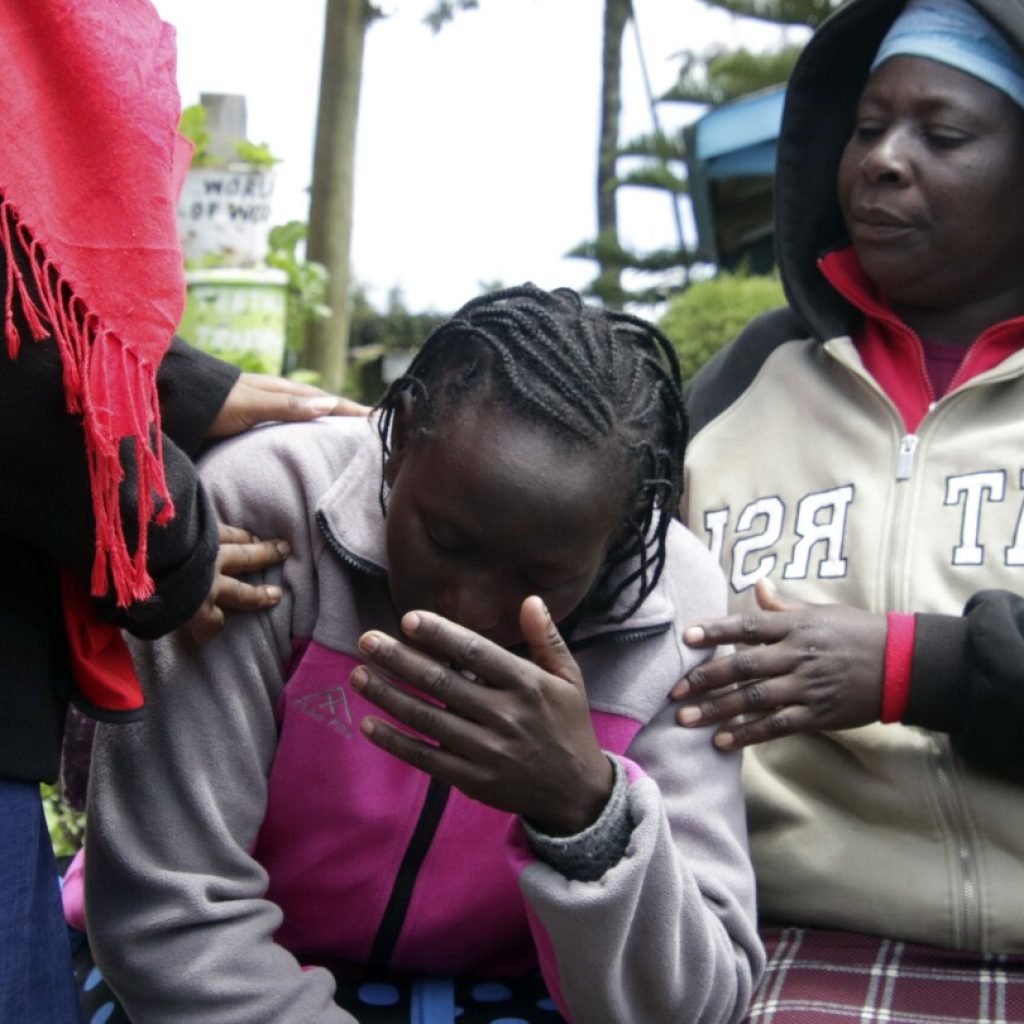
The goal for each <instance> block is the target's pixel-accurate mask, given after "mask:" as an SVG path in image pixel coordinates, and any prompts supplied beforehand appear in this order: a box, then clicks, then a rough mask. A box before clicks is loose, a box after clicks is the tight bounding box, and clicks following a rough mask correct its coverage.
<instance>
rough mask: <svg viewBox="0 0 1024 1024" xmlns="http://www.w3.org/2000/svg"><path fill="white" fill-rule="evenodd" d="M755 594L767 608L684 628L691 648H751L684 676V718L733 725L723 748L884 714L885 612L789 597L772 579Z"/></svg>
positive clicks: (676, 694)
mask: <svg viewBox="0 0 1024 1024" xmlns="http://www.w3.org/2000/svg"><path fill="white" fill-rule="evenodd" d="M755 594H756V597H757V603H758V606H759V608H760V609H761V610H760V611H759V612H748V613H746V614H742V615H730V616H727V617H726V618H722V619H716V620H713V621H710V622H702V623H698V624H696V625H694V626H690V627H689V628H688V629H687V630H686V631H685V632H684V633H683V640H684V641H685V642H686V644H687V645H688V646H690V647H717V646H719V645H720V644H737V645H742V646H740V648H739V649H738V650H737V651H736V652H735V653H734V654H730V655H727V656H725V657H721V658H713V659H711V660H710V661H705V662H704V663H703V664H701V665H699V666H698V667H697V668H695V669H694V670H693V671H692V672H690V674H689V675H688V676H687V677H686V678H685V679H683V680H682V681H681V682H679V683H677V684H676V686H675V687H674V689H673V690H672V697H673V698H674V699H676V700H680V701H682V706H681V707H680V709H679V715H678V718H679V721H680V722H681V723H682V724H683V725H686V726H703V725H719V724H721V723H727V724H726V726H725V728H722V729H719V730H718V731H717V732H716V733H715V736H714V743H715V745H716V746H717V747H719V748H721V749H723V750H733V749H736V748H739V747H745V746H749V745H750V744H753V743H763V742H764V741H765V740H772V739H776V738H778V737H779V736H789V735H791V734H792V733H797V732H816V731H819V730H822V729H850V728H853V727H854V726H858V725H867V724H868V723H869V722H874V721H876V720H877V719H878V717H879V714H880V712H881V705H882V686H883V681H884V672H885V642H886V635H887V629H888V624H887V622H886V619H885V616H884V615H874V614H871V613H869V612H865V611H861V610H859V609H857V608H851V607H849V606H847V605H838V604H804V603H803V602H800V601H790V600H786V599H784V598H783V597H782V596H781V595H780V594H779V593H778V591H777V590H776V589H775V587H774V586H773V585H772V584H771V582H770V581H769V580H767V579H762V580H760V581H758V583H757V585H756V589H755ZM739 716H743V718H742V720H736V721H734V719H738V717H739Z"/></svg>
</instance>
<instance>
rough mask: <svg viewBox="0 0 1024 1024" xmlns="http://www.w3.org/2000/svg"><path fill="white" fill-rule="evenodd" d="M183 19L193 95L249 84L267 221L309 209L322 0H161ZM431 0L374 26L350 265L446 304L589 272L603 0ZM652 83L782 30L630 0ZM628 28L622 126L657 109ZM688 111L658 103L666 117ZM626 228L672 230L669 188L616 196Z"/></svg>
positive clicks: (634, 235)
mask: <svg viewBox="0 0 1024 1024" xmlns="http://www.w3.org/2000/svg"><path fill="white" fill-rule="evenodd" d="M154 2H155V5H156V7H157V10H158V11H159V12H160V14H161V16H162V17H163V18H164V20H165V21H168V22H170V23H171V24H172V25H174V26H175V27H176V28H177V31H178V85H179V89H180V91H181V96H182V102H183V104H185V105H188V104H190V103H195V102H198V99H199V95H200V93H202V92H213V93H217V92H221V93H237V94H241V95H244V96H245V97H246V104H247V109H248V134H249V137H250V139H252V140H253V141H255V142H266V143H268V144H269V146H270V148H271V150H272V151H273V152H274V153H275V154H276V155H277V156H279V157H280V158H281V161H282V162H281V164H280V165H279V167H278V172H277V175H278V177H277V185H276V189H275V195H274V214H273V218H272V219H273V221H274V222H275V223H280V222H283V221H286V220H291V219H300V220H305V219H306V218H307V214H308V192H307V189H308V185H309V181H310V176H311V163H312V152H313V132H314V126H315V120H316V103H317V95H318V82H319V70H320V56H321V54H320V51H321V45H322V39H323V15H324V3H323V0H289V2H287V3H285V2H283V0H204V2H202V3H197V2H196V0H154ZM431 6H432V3H431V2H430V0H390V2H389V3H387V4H386V5H385V7H386V9H387V10H388V11H389V12H390V13H389V16H388V17H386V18H384V19H381V20H379V21H376V22H374V23H373V24H372V26H371V27H370V29H369V31H368V33H367V39H366V52H365V58H364V65H363V86H362V98H361V106H360V120H359V135H358V141H357V148H356V191H355V227H354V237H353V243H352V259H353V271H354V274H355V276H356V279H357V280H358V281H360V282H361V283H362V284H364V285H365V286H366V287H367V288H368V290H369V293H370V296H371V298H372V299H373V300H374V301H376V302H377V303H378V304H381V303H383V301H384V299H385V296H386V294H387V291H388V290H389V289H390V288H392V287H393V286H396V285H397V286H399V287H400V288H401V289H402V291H403V293H404V295H405V298H406V301H407V304H408V305H409V307H410V308H411V309H412V310H414V311H420V310H426V309H434V310H437V311H442V312H445V311H451V310H452V309H454V308H455V307H456V306H458V305H460V304H461V303H462V302H464V301H465V300H467V299H469V298H471V297H472V296H473V295H475V294H477V292H478V291H479V287H478V285H479V283H480V282H482V281H483V282H492V281H502V282H503V283H505V284H519V283H521V282H523V281H524V280H527V279H529V280H533V281H535V282H536V283H537V284H539V285H541V286H543V287H546V288H553V287H556V286H557V285H560V284H567V285H570V286H573V287H581V286H582V285H584V284H585V283H586V282H587V281H588V280H590V278H591V277H592V276H593V274H594V265H593V264H592V263H589V262H584V261H579V260H569V259H565V258H564V254H565V252H566V251H568V250H569V249H570V248H572V247H573V246H574V245H576V244H577V243H578V242H580V241H582V240H584V239H586V238H590V237H592V236H593V234H594V231H595V226H594V225H595V214H594V195H593V193H594V186H593V181H594V175H595V164H596V151H597V131H598V113H599V87H600V63H601V19H602V9H603V3H602V0H480V9H479V10H476V11H468V12H465V13H462V14H460V15H459V16H458V17H457V18H456V20H455V21H454V22H453V23H451V24H449V25H448V26H446V27H445V28H444V29H443V30H442V31H441V32H440V34H438V35H434V34H433V33H432V32H431V31H430V29H429V28H427V26H425V25H424V24H422V16H423V14H424V12H425V11H426V10H428V9H430V7H431ZM634 8H635V10H636V15H637V22H638V24H639V33H640V39H641V42H642V46H643V52H644V56H645V58H646V63H647V68H648V72H649V75H650V78H651V80H652V85H653V89H654V91H655V93H658V92H661V91H664V90H665V89H666V88H668V86H669V85H671V83H672V82H673V81H674V80H675V78H676V71H677V66H678V64H677V61H675V60H674V59H673V55H674V54H676V53H678V52H679V51H680V50H683V49H688V48H694V49H702V48H704V47H706V46H708V45H710V44H713V43H715V42H721V43H726V44H728V45H737V44H739V43H743V42H745V43H747V44H748V45H754V46H758V45H761V44H763V43H764V42H765V41H766V40H768V39H775V38H777V35H778V33H777V31H776V30H773V29H766V28H765V27H763V26H758V25H756V24H752V23H750V22H743V21H740V20H737V19H733V18H731V17H729V16H728V15H726V14H723V13H722V12H719V11H708V10H707V9H706V8H705V7H704V6H703V5H702V4H701V3H699V2H698V0H634ZM637 53H638V49H637V39H636V36H635V35H634V33H633V31H632V29H630V30H628V32H627V37H626V46H625V55H624V68H623V73H624V79H623V114H624V123H623V136H624V137H628V136H629V135H636V134H640V133H643V132H647V131H650V130H651V128H652V123H651V117H650V113H649V110H648V106H647V101H646V94H645V90H644V86H643V79H642V77H641V74H640V70H639V61H638V59H637ZM693 115H694V111H693V109H692V108H687V107H684V106H682V105H680V104H671V105H663V106H662V108H661V112H660V116H661V117H662V119H663V122H664V126H665V127H674V126H678V125H679V124H681V123H683V122H684V121H686V120H688V119H690V118H691V117H692V116H693ZM619 217H620V228H621V231H622V234H623V236H624V238H625V240H626V241H627V242H631V243H633V244H636V245H638V246H641V247H649V248H654V247H657V246H661V245H671V244H672V242H673V238H674V226H673V220H672V213H671V209H670V207H669V203H668V199H667V198H666V197H665V196H663V195H657V196H655V195H649V194H644V193H638V192H637V191H636V190H633V192H632V194H628V195H627V194H623V195H622V196H621V198H620V215H619Z"/></svg>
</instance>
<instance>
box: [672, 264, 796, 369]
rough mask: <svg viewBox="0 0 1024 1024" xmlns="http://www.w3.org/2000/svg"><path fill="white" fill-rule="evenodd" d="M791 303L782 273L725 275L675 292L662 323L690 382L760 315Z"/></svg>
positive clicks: (692, 284)
mask: <svg viewBox="0 0 1024 1024" xmlns="http://www.w3.org/2000/svg"><path fill="white" fill-rule="evenodd" d="M784 304H785V297H784V295H783V292H782V284H781V282H780V281H779V279H778V277H777V276H776V275H768V276H765V275H754V274H729V273H726V272H724V271H723V272H722V273H719V274H718V275H717V276H716V277H713V278H710V279H709V280H707V281H694V282H693V283H691V284H690V286H689V288H687V289H686V291H684V292H681V293H680V294H678V295H675V296H673V298H672V300H671V301H670V303H669V306H668V309H667V310H666V311H665V313H664V315H663V316H662V317H661V319H660V320H659V321H658V326H659V327H660V328H661V330H662V331H663V332H664V333H665V335H666V336H667V337H668V338H669V339H670V340H671V342H672V344H673V345H674V346H675V349H676V352H677V353H678V354H679V363H680V368H681V369H682V372H683V380H684V381H688V380H689V379H690V378H691V377H692V376H693V375H694V374H695V373H696V372H697V371H698V370H699V369H700V368H701V367H702V366H703V365H704V363H706V362H707V361H708V359H710V358H711V356H713V355H714V354H715V353H716V352H717V351H718V350H719V349H720V348H721V347H722V346H723V345H725V344H726V343H727V342H729V341H731V340H732V339H733V338H735V337H736V335H737V334H739V332H740V331H741V330H742V329H743V328H744V327H745V326H746V325H747V323H749V322H750V321H751V320H752V319H753V318H754V317H755V316H757V315H758V314H759V313H763V312H765V311H766V310H769V309H773V308H775V307H776V306H781V305H784Z"/></svg>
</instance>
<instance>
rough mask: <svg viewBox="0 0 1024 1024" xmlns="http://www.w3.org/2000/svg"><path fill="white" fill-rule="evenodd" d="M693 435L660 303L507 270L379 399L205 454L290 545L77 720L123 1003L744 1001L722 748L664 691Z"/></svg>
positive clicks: (740, 827)
mask: <svg viewBox="0 0 1024 1024" xmlns="http://www.w3.org/2000/svg"><path fill="white" fill-rule="evenodd" d="M374 426H376V433H375V431H374V429H373V427H374ZM686 430H687V428H686V418H685V414H684V411H683V406H682V402H681V397H680V390H679V372H678V367H677V364H676V361H675V358H674V355H673V353H672V349H671V347H670V346H669V344H668V342H667V341H666V340H665V339H664V338H663V337H662V336H661V335H660V334H659V333H658V332H657V331H656V330H655V329H654V328H652V327H651V326H650V325H648V324H646V323H644V322H643V321H640V320H638V319H635V318H632V317H629V316H626V315H621V314H615V313H609V312H605V311H601V310H597V309H593V308H591V307H588V306H586V305H584V304H583V302H582V301H581V300H580V298H579V296H578V295H576V294H575V293H573V292H570V291H567V290H558V291H555V292H550V293H549V292H545V291H542V290H540V289H538V288H536V287H534V286H532V285H526V286H523V287H522V288H516V289H512V290H508V291H505V292H500V293H497V294H494V295H488V296H485V297H482V298H479V299H477V300H475V301H472V302H470V303H468V304H467V305H466V306H464V307H463V308H462V309H461V310H460V311H459V312H458V313H456V314H455V316H454V317H453V318H452V319H451V320H450V321H448V322H446V323H445V324H443V325H442V326H441V327H440V328H438V330H437V331H435V332H434V334H433V335H431V337H430V338H428V339H427V341H426V343H425V344H424V346H423V348H422V350H421V352H420V353H419V355H418V356H417V358H416V359H415V360H414V361H413V363H412V365H411V366H410V368H409V371H408V372H407V374H406V375H405V376H404V377H402V378H401V379H399V380H398V381H396V382H395V383H394V384H393V385H392V386H391V388H390V390H389V391H388V392H387V394H386V395H385V396H384V398H383V400H382V401H381V403H380V406H379V409H378V415H377V416H376V417H375V418H373V419H371V420H370V421H369V423H367V422H366V421H354V420H350V421H344V422H343V421H337V422H332V423H327V422H321V423H317V424H309V425H303V426H298V427H295V426H292V427H289V428H288V429H287V430H284V429H278V428H275V427H270V428H264V429H260V430H256V431H251V432H249V433H248V434H247V435H245V436H244V437H242V438H239V439H237V440H232V441H230V442H227V443H226V444H224V445H222V446H221V447H219V448H218V449H216V450H215V451H213V452H212V453H211V454H210V455H209V456H208V458H207V460H206V461H205V463H204V464H203V465H202V467H201V468H202V476H203V479H204V481H205V482H206V483H207V485H208V487H209V490H210V492H211V494H212V496H213V501H214V505H215V507H216V508H217V510H218V513H219V514H220V515H221V517H222V518H223V519H224V520H225V521H229V522H237V521H244V522H246V523H247V524H249V525H250V526H251V528H252V529H254V530H255V531H256V532H257V533H259V534H260V536H274V537H282V538H284V539H286V540H287V541H288V542H289V544H290V545H291V549H292V555H291V557H290V558H289V559H288V560H287V561H286V562H285V563H284V564H283V565H282V566H276V567H273V568H271V569H269V570H268V571H267V573H266V580H267V582H268V583H271V584H275V585H277V586H279V587H280V588H281V590H282V591H283V596H282V598H281V600H280V602H279V603H278V605H277V606H276V607H275V608H273V609H272V610H270V611H269V612H268V613H267V614H266V615H264V616H259V617H257V616H244V617H240V618H237V619H234V620H230V621H228V623H227V625H226V626H225V628H224V629H223V630H222V631H221V632H220V633H219V634H218V635H217V636H216V637H215V638H214V639H213V640H212V641H210V642H209V643H208V644H207V645H205V646H203V647H199V646H197V645H196V644H195V643H194V642H193V641H192V640H191V638H190V637H189V636H188V635H187V634H182V633H180V632H179V633H178V634H176V635H174V636H172V637H170V638H167V639H165V640H163V641H159V642H157V643H156V644H154V645H151V646H149V647H142V646H140V647H139V649H138V650H137V651H136V652H135V653H136V655H137V658H138V663H139V669H140V673H141V675H142V678H143V680H144V682H145V684H146V687H147V693H148V697H149V702H150V710H149V714H148V716H147V717H146V718H145V719H144V720H143V721H140V722H139V723H137V724H133V725H131V726H129V727H126V728H122V729H120V730H113V729H102V730H101V733H100V736H99V738H98V741H97V749H96V752H95V756H94V762H93V776H92V789H91V793H90V811H89V835H88V840H87V850H88V855H87V864H86V871H85V878H86V893H87V915H88V923H89V929H90V938H91V941H92V943H93V948H94V950H95V954H96V961H97V963H98V965H99V966H100V968H101V969H102V971H103V973H104V975H105V977H106V978H107V980H108V981H109V983H110V986H111V988H112V989H113V990H114V991H115V992H116V993H117V996H118V997H119V998H120V1000H121V1001H122V1003H123V1006H124V1009H125V1010H126V1011H127V1013H128V1015H129V1016H130V1018H131V1020H132V1021H134V1022H135V1024H159V1022H164V1021H167V1022H170V1021H181V1020H201V1021H203V1022H204V1024H229V1022H230V1024H237V1022H239V1021H246V1022H247V1024H261V1022H267V1024H270V1022H273V1024H343V1022H352V1021H359V1022H362V1024H371V1022H383V1021H412V1020H417V1021H421V1020H430V1021H454V1020H455V1019H456V1017H457V1018H458V1020H459V1021H460V1024H473V1022H484V1021H487V1022H490V1021H493V1020H496V1019H499V1018H500V1019H504V1020H509V1019H514V1020H517V1021H518V1020H525V1021H551V1022H556V1021H558V1020H559V1019H560V1017H559V1015H560V1014H561V1015H562V1016H563V1017H564V1018H565V1019H567V1020H571V1021H574V1022H576V1024H584V1022H591V1024H608V1022H612V1021H616V1022H627V1021H628V1022H629V1024H664V1022H666V1021H673V1022H684V1021H693V1022H696V1021H716V1022H724V1021H737V1020H739V1019H740V1018H741V1017H742V1015H743V1013H744V1009H745V1006H746V1003H747V1000H748V998H749V996H750V993H751V991H752V987H753V985H754V984H756V981H757V978H758V976H759V973H760V970H761V962H762V952H761V949H760V946H759V943H758V940H757V935H756V930H755V922H754V907H753V901H752V892H753V882H752V876H751V871H750V866H749V863H748V858H747V851H746V837H745V826H744V817H743V809H742V798H741V795H740V790H739V763H738V758H736V756H735V755H733V754H729V753H723V752H721V751H718V750H716V749H715V748H714V746H713V745H712V744H711V743H710V742H709V737H708V735H707V734H706V733H701V732H691V731H689V730H685V729H679V728H678V727H677V726H676V725H675V720H674V706H673V705H672V704H671V703H670V702H669V701H668V693H669V690H670V688H671V686H672V684H673V683H674V682H675V680H676V679H677V678H679V677H680V675H682V674H685V673H686V672H687V671H688V670H689V669H690V668H692V667H693V666H695V665H696V664H697V663H698V661H700V660H701V659H703V658H704V657H707V656H708V654H709V652H694V651H691V650H689V649H688V648H686V647H685V645H683V644H682V642H681V639H680V636H681V626H682V624H684V623H687V622H690V621H693V620H694V619H695V618H698V617H702V616H703V617H708V616H713V615H717V614H721V612H722V611H723V610H724V607H725V588H724V582H723V579H722V577H721V574H720V572H719V570H718V569H717V568H716V566H715V565H714V562H713V560H712V558H711V556H710V554H709V553H708V552H707V551H706V550H704V548H703V546H702V545H700V544H698V543H697V542H696V540H695V539H694V538H693V537H692V536H691V535H690V534H689V533H688V532H687V531H686V530H685V528H684V527H682V526H681V525H680V523H679V522H678V521H676V520H675V519H674V516H673V513H674V511H675V509H676V507H677V504H678V500H679V491H680V484H681V472H682V470H681V460H682V456H683V451H684V448H685V442H686ZM538 969H539V972H540V976H538ZM541 977H542V980H543V983H541V980H540V979H541ZM524 978H525V979H530V980H527V981H523V980H522V979H524ZM487 979H490V980H491V981H492V982H495V979H498V980H500V984H498V983H497V982H495V983H494V984H491V985H488V984H485V981H486V980H487ZM545 989H546V990H545ZM503 995H505V996H509V998H510V999H517V1000H518V1002H517V1003H510V1002H509V1001H507V1000H504V999H503V998H499V997H502V996H503ZM339 1004H340V1005H339Z"/></svg>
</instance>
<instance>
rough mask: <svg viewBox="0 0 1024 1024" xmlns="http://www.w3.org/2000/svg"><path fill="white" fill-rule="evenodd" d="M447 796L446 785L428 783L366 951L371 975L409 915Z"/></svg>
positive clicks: (379, 967) (383, 960)
mask: <svg viewBox="0 0 1024 1024" xmlns="http://www.w3.org/2000/svg"><path fill="white" fill-rule="evenodd" d="M450 795H451V787H450V786H449V785H448V784H447V783H445V782H438V780H437V779H431V780H430V784H429V785H428V786H427V795H426V796H425V797H424V799H423V806H422V807H421V808H420V815H419V818H418V819H417V821H416V827H415V828H414V829H413V832H412V838H411V839H410V840H409V845H408V846H407V847H406V848H405V854H404V855H403V857H402V863H401V864H400V865H399V866H398V873H397V874H396V875H395V881H394V884H393V885H392V887H391V895H390V897H388V904H387V906H386V907H385V908H384V913H383V915H382V916H381V919H380V926H379V927H378V928H377V935H376V937H375V938H374V940H373V946H372V947H371V948H370V956H369V961H368V966H369V968H370V970H371V971H383V970H384V969H385V968H387V967H388V965H389V964H390V963H391V956H392V954H393V953H394V951H395V945H396V944H397V943H398V939H399V937H400V936H401V934H402V927H403V926H404V924H405V917H406V914H408V912H409V904H410V902H411V901H412V893H413V890H414V889H415V887H416V880H417V879H418V878H419V873H420V868H421V867H422V866H423V861H424V859H425V858H426V856H427V854H428V853H429V852H430V845H431V843H432V842H433V841H434V836H435V835H436V834H437V828H438V826H439V825H440V824H441V817H442V815H443V814H444V809H445V807H446V806H447V804H448V797H449V796H450Z"/></svg>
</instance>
